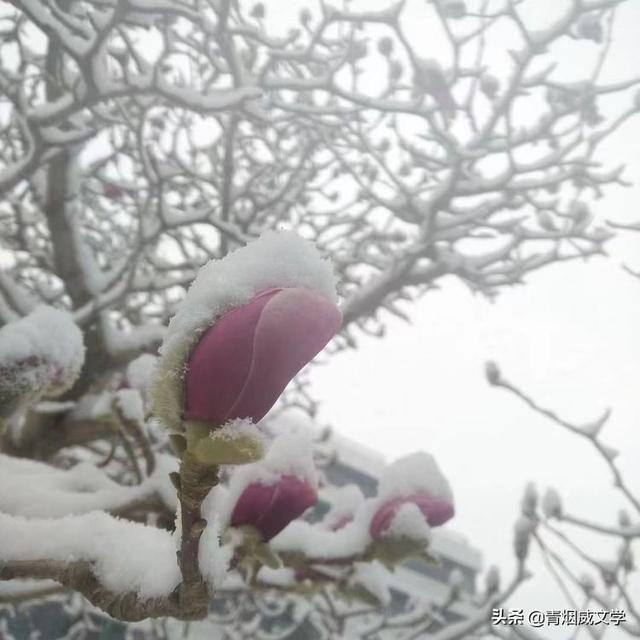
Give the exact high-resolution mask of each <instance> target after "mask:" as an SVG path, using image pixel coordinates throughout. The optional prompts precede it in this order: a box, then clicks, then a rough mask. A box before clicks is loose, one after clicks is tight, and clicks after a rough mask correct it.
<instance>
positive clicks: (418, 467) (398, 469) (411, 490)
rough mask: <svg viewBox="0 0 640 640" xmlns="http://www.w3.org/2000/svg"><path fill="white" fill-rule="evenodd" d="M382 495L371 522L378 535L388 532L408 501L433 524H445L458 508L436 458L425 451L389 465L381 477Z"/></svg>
mask: <svg viewBox="0 0 640 640" xmlns="http://www.w3.org/2000/svg"><path fill="white" fill-rule="evenodd" d="M378 499H379V501H380V506H379V507H378V509H377V510H376V512H375V513H374V515H373V518H372V519H371V524H370V526H369V532H370V533H371V537H372V538H374V539H378V538H380V537H382V536H384V535H385V534H386V533H387V531H388V530H389V528H390V527H391V525H392V522H393V520H394V518H395V517H396V515H397V513H398V511H399V510H400V509H402V508H403V507H404V506H405V505H407V504H411V505H415V507H417V509H418V510H419V512H420V513H421V514H422V519H423V520H424V521H425V522H426V523H427V524H428V525H429V526H430V527H437V526H440V525H442V524H444V523H445V522H447V521H448V520H450V519H451V518H452V517H453V515H454V512H455V511H454V506H453V495H452V493H451V487H450V486H449V483H448V481H447V479H446V478H445V477H444V475H443V474H442V472H441V471H440V468H439V467H438V465H437V463H436V461H435V459H434V458H433V457H432V456H431V455H429V454H428V453H425V452H418V453H414V454H411V455H408V456H405V457H403V458H400V459H398V460H396V461H395V462H394V463H393V464H391V465H389V466H388V467H387V468H386V469H385V470H384V471H383V473H382V475H381V478H380V483H379V486H378Z"/></svg>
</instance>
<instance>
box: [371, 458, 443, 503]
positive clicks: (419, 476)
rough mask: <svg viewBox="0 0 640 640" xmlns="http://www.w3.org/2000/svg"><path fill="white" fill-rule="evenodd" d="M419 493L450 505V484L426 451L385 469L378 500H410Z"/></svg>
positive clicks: (401, 459)
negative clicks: (410, 497) (404, 498)
mask: <svg viewBox="0 0 640 640" xmlns="http://www.w3.org/2000/svg"><path fill="white" fill-rule="evenodd" d="M420 492H427V493H429V494H430V495H432V496H434V497H436V498H441V499H442V500H447V501H449V502H453V493H452V491H451V486H450V485H449V481H448V480H447V479H446V478H445V477H444V475H443V473H442V471H440V467H439V466H438V464H437V462H436V461H435V458H434V457H433V456H432V455H431V454H429V453H426V452H425V451H418V452H416V453H412V454H410V455H407V456H403V457H402V458H398V460H396V461H394V462H392V463H391V464H390V465H389V466H388V467H386V468H385V469H384V470H383V472H382V474H381V476H380V481H379V483H378V497H380V498H381V499H382V500H386V499H388V498H396V497H405V496H411V495H413V494H416V493H420Z"/></svg>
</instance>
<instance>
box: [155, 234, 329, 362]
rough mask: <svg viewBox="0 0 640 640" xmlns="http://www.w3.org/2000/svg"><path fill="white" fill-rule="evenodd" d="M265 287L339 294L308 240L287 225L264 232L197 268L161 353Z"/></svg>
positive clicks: (326, 266)
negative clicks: (222, 256) (245, 243)
mask: <svg viewBox="0 0 640 640" xmlns="http://www.w3.org/2000/svg"><path fill="white" fill-rule="evenodd" d="M269 287H306V288H308V289H313V290H315V291H318V292H319V293H322V294H323V295H324V296H326V297H327V298H329V299H330V300H333V301H335V300H336V299H337V297H336V290H335V277H334V274H333V270H332V267H331V264H330V262H329V261H328V260H325V259H324V258H322V256H321V255H320V253H319V252H318V250H317V249H316V248H315V246H314V245H313V244H312V243H311V242H309V241H307V240H304V239H302V238H301V237H300V236H298V235H297V234H295V233H293V232H290V231H279V232H276V231H271V232H267V233H264V234H263V235H262V236H260V238H258V239H257V240H255V241H254V242H251V243H250V244H248V245H246V246H244V247H242V248H240V249H237V250H236V251H234V252H233V253H230V254H229V255H227V256H225V257H224V258H223V259H222V260H212V261H210V262H208V263H207V264H206V265H204V266H203V267H202V268H201V269H200V271H199V272H198V275H197V276H196V279H195V280H194V281H193V283H192V285H191V287H190V288H189V290H188V291H187V294H186V296H185V298H184V300H183V301H182V303H181V304H180V308H179V310H178V312H177V313H176V315H175V316H174V317H173V318H172V320H171V322H170V323H169V328H168V330H167V333H166V336H165V339H164V341H163V344H162V346H161V347H160V354H161V355H162V356H166V355H167V354H170V353H171V352H172V351H173V350H174V349H176V348H178V347H179V346H180V345H182V344H183V343H184V342H185V341H187V342H189V343H193V342H194V340H195V338H196V337H197V336H198V335H199V334H200V333H201V332H202V331H203V330H204V329H206V328H207V327H209V326H210V325H211V324H212V322H213V321H214V320H215V319H216V318H218V317H220V316H221V315H222V314H224V313H225V312H227V311H229V310H231V309H233V308H235V307H238V306H241V305H243V304H246V303H247V302H249V300H250V299H251V298H252V297H253V296H254V295H255V294H256V293H258V292H259V291H261V290H263V289H268V288H269Z"/></svg>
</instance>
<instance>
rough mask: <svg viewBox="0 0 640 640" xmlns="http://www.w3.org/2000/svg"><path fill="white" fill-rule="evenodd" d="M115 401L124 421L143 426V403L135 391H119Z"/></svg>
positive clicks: (138, 393)
mask: <svg viewBox="0 0 640 640" xmlns="http://www.w3.org/2000/svg"><path fill="white" fill-rule="evenodd" d="M115 399H116V402H117V403H118V408H119V409H120V411H122V415H123V416H124V417H125V419H127V420H132V421H134V422H137V423H139V424H144V403H143V400H142V396H141V395H140V392H139V391H138V390H137V389H119V390H118V391H116V394H115Z"/></svg>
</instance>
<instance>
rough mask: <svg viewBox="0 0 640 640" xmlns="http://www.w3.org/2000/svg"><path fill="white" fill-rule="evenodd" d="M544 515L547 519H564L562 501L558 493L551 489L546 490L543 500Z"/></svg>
mask: <svg viewBox="0 0 640 640" xmlns="http://www.w3.org/2000/svg"><path fill="white" fill-rule="evenodd" d="M542 513H544V515H545V517H547V518H561V517H562V500H561V499H560V495H559V494H558V492H557V491H556V490H555V489H553V488H551V487H550V488H549V489H547V490H546V492H545V494H544V497H543V498H542Z"/></svg>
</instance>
